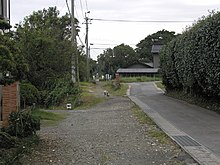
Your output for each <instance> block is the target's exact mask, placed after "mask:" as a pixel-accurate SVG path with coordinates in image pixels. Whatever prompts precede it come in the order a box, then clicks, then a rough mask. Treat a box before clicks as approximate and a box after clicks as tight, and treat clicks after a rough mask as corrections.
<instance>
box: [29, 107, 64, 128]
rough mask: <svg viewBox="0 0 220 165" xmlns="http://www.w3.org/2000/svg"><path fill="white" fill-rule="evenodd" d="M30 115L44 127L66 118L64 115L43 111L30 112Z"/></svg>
mask: <svg viewBox="0 0 220 165" xmlns="http://www.w3.org/2000/svg"><path fill="white" fill-rule="evenodd" d="M31 113H32V115H33V116H34V117H36V118H40V120H41V123H42V124H44V125H55V124H57V123H58V122H59V121H62V120H64V119H65V117H66V114H63V113H54V112H48V111H44V110H32V112H31Z"/></svg>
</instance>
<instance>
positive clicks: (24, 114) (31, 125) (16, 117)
mask: <svg viewBox="0 0 220 165" xmlns="http://www.w3.org/2000/svg"><path fill="white" fill-rule="evenodd" d="M37 130H40V119H37V118H34V117H33V116H32V115H31V112H30V111H27V110H25V111H18V112H12V113H11V114H10V115H9V126H8V127H7V128H5V132H7V133H8V134H10V135H11V136H16V137H21V138H23V137H27V136H30V135H33V134H35V133H36V131H37Z"/></svg>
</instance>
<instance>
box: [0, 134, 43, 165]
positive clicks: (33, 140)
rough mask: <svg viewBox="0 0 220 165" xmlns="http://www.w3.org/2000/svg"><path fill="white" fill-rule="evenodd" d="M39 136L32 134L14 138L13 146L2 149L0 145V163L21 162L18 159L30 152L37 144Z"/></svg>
mask: <svg viewBox="0 0 220 165" xmlns="http://www.w3.org/2000/svg"><path fill="white" fill-rule="evenodd" d="M38 143H39V137H38V136H37V135H32V136H29V137H27V138H22V139H18V138H17V140H16V145H15V146H14V147H13V148H9V149H4V148H1V147H0V165H6V164H7V165H13V164H21V162H20V161H19V159H20V158H21V157H23V156H24V155H26V154H29V153H31V151H32V149H33V148H34V147H35V146H36V145H38Z"/></svg>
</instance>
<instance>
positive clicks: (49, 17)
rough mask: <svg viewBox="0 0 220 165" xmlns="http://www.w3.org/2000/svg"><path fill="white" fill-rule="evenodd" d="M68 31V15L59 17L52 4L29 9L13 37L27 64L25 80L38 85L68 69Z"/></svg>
mask: <svg viewBox="0 0 220 165" xmlns="http://www.w3.org/2000/svg"><path fill="white" fill-rule="evenodd" d="M75 22H76V24H78V21H77V20H76V21H75ZM70 34H71V19H70V17H69V16H68V14H66V15H64V16H61V17H59V11H58V10H57V9H56V7H50V8H49V9H48V10H46V9H43V10H39V11H37V12H33V14H32V15H30V16H28V17H26V18H25V19H24V21H23V23H21V24H19V25H18V26H17V30H16V38H15V39H16V41H17V42H18V46H19V48H20V49H21V51H22V53H23V55H24V57H25V59H26V60H27V61H28V63H29V65H30V72H29V73H28V80H29V81H30V82H31V83H32V84H33V85H34V86H36V87H37V88H38V89H44V88H46V86H47V82H48V81H49V82H50V80H51V79H56V78H61V77H64V76H66V75H68V74H69V73H70V70H71V60H70V59H71V54H72V53H73V52H74V51H73V48H72V45H71V40H70V37H71V35H70Z"/></svg>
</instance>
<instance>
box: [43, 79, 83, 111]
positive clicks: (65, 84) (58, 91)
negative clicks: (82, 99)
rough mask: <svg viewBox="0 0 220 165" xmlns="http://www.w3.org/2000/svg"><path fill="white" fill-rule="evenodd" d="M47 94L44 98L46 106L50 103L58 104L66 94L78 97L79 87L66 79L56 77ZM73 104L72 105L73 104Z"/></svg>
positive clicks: (50, 104)
mask: <svg viewBox="0 0 220 165" xmlns="http://www.w3.org/2000/svg"><path fill="white" fill-rule="evenodd" d="M48 91H49V92H48V93H47V96H46V98H45V101H44V104H45V105H46V107H49V106H52V105H59V104H60V103H62V102H63V101H64V100H65V99H66V98H67V97H68V96H72V97H73V98H75V99H78V97H79V95H80V89H79V87H78V86H76V85H74V84H73V83H72V82H70V81H69V80H67V79H57V80H56V81H55V82H53V83H52V84H51V86H50V89H49V90H48ZM73 106H74V105H73Z"/></svg>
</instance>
